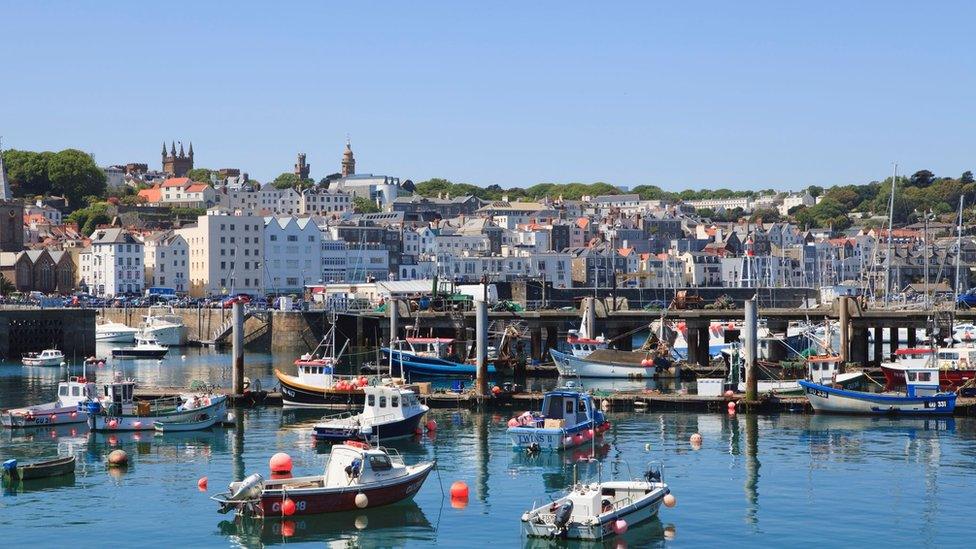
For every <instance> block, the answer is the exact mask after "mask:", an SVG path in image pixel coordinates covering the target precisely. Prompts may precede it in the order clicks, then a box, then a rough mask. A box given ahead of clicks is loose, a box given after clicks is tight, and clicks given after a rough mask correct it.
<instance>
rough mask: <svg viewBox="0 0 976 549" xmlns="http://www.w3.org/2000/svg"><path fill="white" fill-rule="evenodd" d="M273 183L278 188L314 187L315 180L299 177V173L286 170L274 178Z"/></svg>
mask: <svg viewBox="0 0 976 549" xmlns="http://www.w3.org/2000/svg"><path fill="white" fill-rule="evenodd" d="M271 184H272V185H273V186H274V188H276V189H294V188H296V187H298V186H301V187H305V188H308V187H312V186H314V185H315V181H314V180H312V179H299V178H298V176H297V175H295V174H293V173H289V172H285V173H283V174H281V175H279V176H278V177H276V178H274V181H272V182H271Z"/></svg>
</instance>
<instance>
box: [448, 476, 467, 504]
mask: <svg viewBox="0 0 976 549" xmlns="http://www.w3.org/2000/svg"><path fill="white" fill-rule="evenodd" d="M451 498H452V499H464V500H466V499H468V485H467V484H465V483H464V481H463V480H456V481H454V484H451Z"/></svg>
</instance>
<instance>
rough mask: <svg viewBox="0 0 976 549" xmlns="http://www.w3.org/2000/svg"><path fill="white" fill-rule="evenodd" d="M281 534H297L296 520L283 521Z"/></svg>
mask: <svg viewBox="0 0 976 549" xmlns="http://www.w3.org/2000/svg"><path fill="white" fill-rule="evenodd" d="M281 535H282V536H285V537H286V538H290V537H292V536H294V535H295V521H293V520H286V521H283V522H282V523H281Z"/></svg>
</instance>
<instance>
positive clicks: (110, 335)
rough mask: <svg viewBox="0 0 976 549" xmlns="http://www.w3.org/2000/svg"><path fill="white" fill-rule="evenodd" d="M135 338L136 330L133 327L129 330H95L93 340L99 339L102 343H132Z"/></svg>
mask: <svg viewBox="0 0 976 549" xmlns="http://www.w3.org/2000/svg"><path fill="white" fill-rule="evenodd" d="M135 340H136V330H135V329H133V330H132V331H131V332H129V331H125V332H123V331H119V332H115V331H109V332H102V333H98V332H97V331H96V332H95V341H101V342H104V343H132V342H134V341H135Z"/></svg>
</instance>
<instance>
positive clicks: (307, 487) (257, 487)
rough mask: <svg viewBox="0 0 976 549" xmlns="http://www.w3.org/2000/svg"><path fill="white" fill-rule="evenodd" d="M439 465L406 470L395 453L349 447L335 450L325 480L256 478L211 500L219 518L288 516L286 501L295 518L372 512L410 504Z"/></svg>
mask: <svg viewBox="0 0 976 549" xmlns="http://www.w3.org/2000/svg"><path fill="white" fill-rule="evenodd" d="M435 463H436V462H435V461H423V462H420V463H417V464H415V465H406V464H405V463H404V462H403V458H402V457H400V454H399V453H398V452H397V451H396V450H394V449H388V448H383V447H374V446H370V445H369V444H367V443H365V442H358V441H348V442H346V443H345V444H337V445H335V446H333V447H332V453H331V454H330V456H329V461H328V462H327V464H326V466H325V473H324V474H322V475H313V476H306V477H295V478H289V479H272V480H265V479H264V478H262V477H261V475H260V474H258V473H255V474H253V475H251V476H249V477H247V478H245V479H244V480H242V481H240V482H233V483H231V484H230V487H229V489H228V491H227V492H225V493H223V494H220V495H217V496H213V497H212V498H210V499H213V500H214V501H216V502H217V503H219V504H220V509H219V511H220V512H221V513H226V512H228V511H230V510H235V511H237V513H238V514H239V515H254V516H266V517H281V516H285V515H286V512H285V510H284V509H283V506H284V504H285V502H286V501H291V502H292V504H293V507H292V505H291V504H289V507H291V511H292V512H291V513H288V514H294V515H311V514H317V513H333V512H337V511H354V510H357V509H368V508H372V507H379V506H381V505H389V504H391V503H396V502H398V501H402V500H405V499H410V498H412V497H413V496H414V495H415V494H416V493H417V491H419V490H420V487H421V486H423V484H424V481H425V480H426V479H427V475H429V474H430V472H431V470H433V468H434V465H435Z"/></svg>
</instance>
